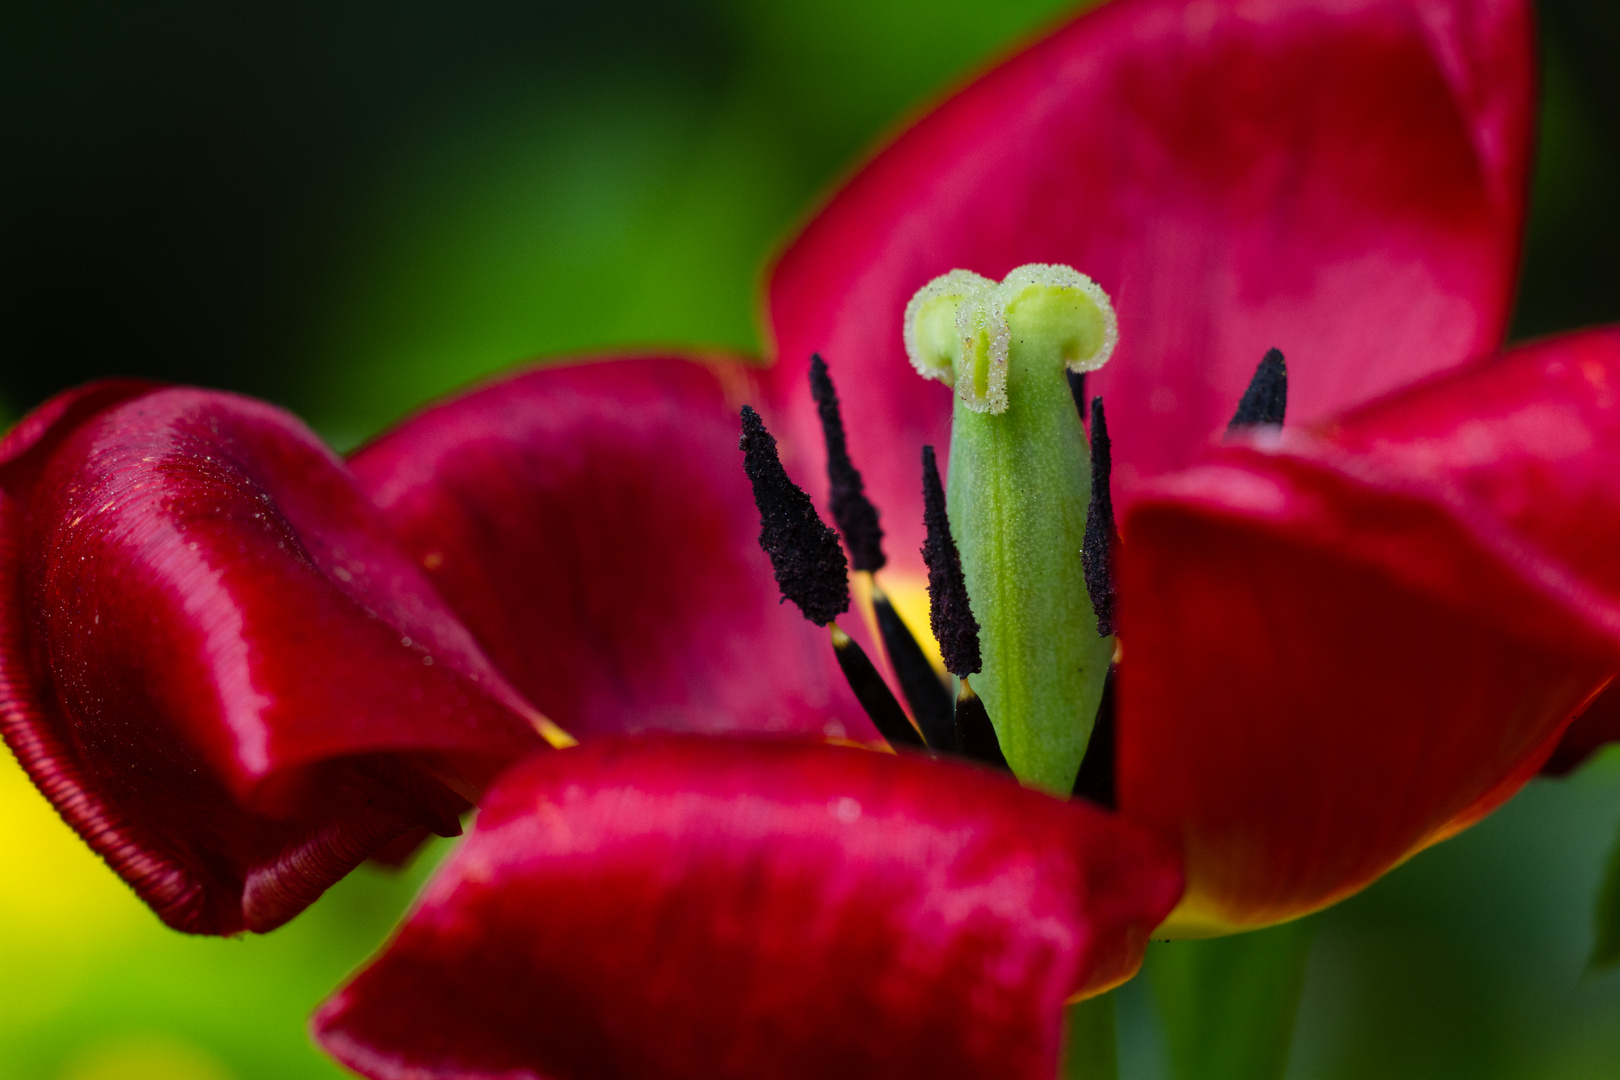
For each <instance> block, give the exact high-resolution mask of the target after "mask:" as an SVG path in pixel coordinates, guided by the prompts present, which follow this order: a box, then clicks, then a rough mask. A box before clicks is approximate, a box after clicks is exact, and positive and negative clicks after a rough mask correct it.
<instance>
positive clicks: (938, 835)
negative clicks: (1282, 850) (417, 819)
mask: <svg viewBox="0 0 1620 1080" xmlns="http://www.w3.org/2000/svg"><path fill="white" fill-rule="evenodd" d="M1179 889H1180V878H1179V873H1178V871H1177V870H1176V868H1175V864H1174V862H1173V860H1172V859H1170V858H1169V857H1168V855H1167V854H1166V852H1165V851H1164V850H1163V849H1162V848H1161V847H1160V846H1159V845H1158V844H1157V843H1156V842H1154V841H1153V840H1152V839H1151V837H1149V836H1148V835H1147V834H1146V833H1145V832H1143V831H1141V830H1139V829H1137V828H1135V827H1134V826H1131V825H1129V824H1127V823H1125V822H1122V821H1120V820H1119V819H1118V818H1116V817H1114V816H1112V815H1109V814H1105V813H1102V812H1101V811H1098V810H1095V809H1092V808H1090V807H1088V806H1086V805H1083V804H1071V803H1065V802H1058V801H1055V800H1053V799H1051V798H1049V797H1047V796H1045V795H1040V794H1037V793H1035V792H1032V791H1027V790H1025V789H1023V788H1020V787H1019V786H1018V785H1017V784H1015V783H1013V782H1011V781H1010V780H1008V779H1004V778H1002V777H1000V776H998V775H997V774H994V773H991V772H989V771H987V770H980V769H977V768H974V767H971V766H965V765H947V764H944V763H939V762H933V761H929V760H927V759H926V758H923V757H921V756H914V755H900V756H898V757H896V756H891V755H888V754H879V753H872V752H868V751H862V750H852V749H846V748H840V747H831V746H819V745H814V744H809V743H804V742H799V741H797V740H792V741H789V740H780V741H773V740H765V739H699V738H693V737H690V736H657V737H650V738H645V739H623V738H621V739H612V740H603V741H600V742H597V743H593V744H586V745H584V746H582V747H580V748H578V749H574V750H567V751H563V752H561V753H557V754H551V755H545V756H543V757H538V758H534V759H531V760H530V761H529V762H526V763H525V764H523V765H521V766H520V767H518V768H517V769H515V770H513V772H512V773H511V774H509V775H508V776H507V777H505V778H504V779H503V780H502V781H501V783H500V784H499V785H498V786H497V787H496V789H495V790H494V791H492V792H491V793H490V795H489V797H488V799H487V800H486V801H485V803H484V805H483V808H482V809H481V810H480V812H479V817H478V822H477V825H476V827H475V828H474V830H473V831H472V833H471V835H469V836H468V837H467V839H466V840H464V841H463V842H462V844H461V845H460V847H458V848H457V850H456V852H455V854H454V855H453V856H452V857H451V859H450V861H449V862H448V863H446V865H445V866H444V867H443V868H442V869H441V870H440V871H439V872H438V874H437V876H436V877H435V878H434V880H433V881H432V882H431V883H430V884H429V886H428V889H427V891H426V893H425V894H424V896H423V898H422V900H421V901H420V903H419V905H418V907H417V909H416V910H415V911H414V912H413V913H412V914H411V915H410V916H409V917H408V919H407V920H406V922H405V925H404V926H403V928H402V929H401V930H400V931H399V933H398V935H397V936H396V937H395V939H394V940H393V941H392V942H391V943H390V944H389V945H388V946H387V948H386V949H385V950H384V951H383V953H382V954H381V955H380V956H379V957H378V958H376V959H375V960H373V961H372V963H371V966H370V967H368V968H366V969H365V970H364V971H362V972H361V973H360V974H359V975H358V976H357V977H356V978H355V979H354V981H352V982H351V983H350V984H349V985H348V986H346V987H344V988H343V989H342V990H341V991H339V992H338V994H337V995H336V996H335V997H334V998H333V999H332V1000H331V1001H329V1002H327V1003H326V1005H325V1006H323V1007H322V1009H321V1010H320V1012H319V1013H317V1015H316V1017H315V1020H314V1024H313V1027H314V1032H315V1037H316V1039H317V1040H318V1041H319V1042H320V1043H321V1044H322V1045H323V1046H324V1047H325V1048H326V1049H327V1051H328V1052H330V1053H332V1054H333V1055H334V1056H336V1057H337V1058H338V1060H340V1061H341V1062H343V1063H344V1064H345V1065H348V1066H349V1067H350V1068H353V1069H356V1070H358V1071H359V1072H361V1073H362V1074H364V1075H366V1076H370V1077H374V1078H379V1080H382V1078H386V1080H396V1078H398V1080H403V1078H405V1077H429V1076H431V1077H438V1078H444V1080H448V1078H451V1077H455V1078H466V1080H471V1078H480V1080H482V1078H490V1080H493V1078H495V1077H503V1078H504V1077H514V1076H545V1077H548V1078H551V1080H584V1078H590V1080H610V1078H626V1080H628V1078H632V1077H633V1078H636V1080H675V1078H682V1080H685V1078H691V1080H699V1078H701V1080H727V1078H738V1080H741V1078H745V1077H746V1078H750V1080H752V1078H756V1077H766V1076H768V1077H772V1078H773V1080H793V1078H801V1077H802V1078H805V1080H810V1078H815V1080H823V1078H826V1077H840V1078H843V1080H859V1078H863V1077H872V1078H877V1077H883V1078H885V1080H901V1078H904V1077H919V1078H922V1077H927V1078H935V1077H942V1076H950V1077H961V1078H974V1077H995V1078H997V1080H1003V1078H1006V1080H1018V1078H1031V1080H1035V1078H1038V1080H1049V1078H1050V1077H1051V1076H1053V1075H1054V1073H1055V1071H1056V1068H1057V1052H1058V1028H1059V1016H1060V1011H1061V1006H1062V1004H1063V1002H1064V1000H1065V998H1067V997H1068V996H1070V994H1072V993H1073V992H1075V991H1078V990H1081V989H1086V990H1092V991H1094V990H1099V989H1101V988H1103V987H1106V986H1109V985H1113V984H1114V983H1117V982H1118V981H1120V980H1121V979H1122V978H1124V977H1126V976H1128V975H1129V974H1130V973H1131V972H1133V971H1134V970H1135V969H1136V967H1137V965H1138V964H1139V963H1140V962H1141V956H1142V950H1143V948H1144V947H1145V945H1146V941H1147V935H1148V933H1149V932H1150V931H1151V930H1152V928H1153V927H1154V926H1155V925H1156V924H1157V923H1158V921H1159V920H1160V919H1161V918H1162V917H1163V915H1164V913H1165V912H1166V911H1168V910H1169V908H1170V906H1171V905H1172V904H1173V903H1174V902H1175V898H1176V896H1177V894H1178V892H1179Z"/></svg>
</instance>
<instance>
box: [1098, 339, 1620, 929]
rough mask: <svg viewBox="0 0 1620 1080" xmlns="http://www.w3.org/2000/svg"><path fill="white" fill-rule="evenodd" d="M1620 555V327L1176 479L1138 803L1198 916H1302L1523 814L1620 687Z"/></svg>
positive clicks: (1144, 657)
mask: <svg viewBox="0 0 1620 1080" xmlns="http://www.w3.org/2000/svg"><path fill="white" fill-rule="evenodd" d="M1617 537H1620V331H1605V332H1593V333H1588V334H1581V335H1573V336H1570V337H1567V338H1563V339H1558V340H1554V341H1549V342H1545V343H1542V344H1539V345H1536V346H1532V347H1529V348H1525V349H1521V350H1518V351H1516V352H1515V353H1512V354H1509V356H1508V357H1507V358H1504V359H1502V360H1498V361H1492V362H1490V363H1487V364H1484V365H1480V366H1476V367H1474V368H1472V369H1470V370H1468V371H1466V372H1464V373H1460V374H1456V375H1451V376H1447V377H1444V378H1441V379H1438V380H1434V381H1432V382H1430V383H1429V384H1427V385H1424V386H1421V387H1418V388H1415V389H1413V390H1411V391H1408V392H1405V393H1403V394H1400V395H1398V396H1396V397H1394V398H1391V399H1388V400H1386V401H1383V402H1380V403H1377V404H1375V405H1371V406H1368V407H1366V408H1365V409H1363V410H1361V411H1359V412H1356V413H1354V414H1351V415H1349V416H1347V417H1345V418H1343V419H1342V420H1340V421H1338V422H1335V423H1332V424H1328V425H1323V426H1321V427H1318V428H1316V429H1315V430H1307V431H1300V432H1289V433H1286V434H1285V435H1284V437H1283V438H1282V441H1281V445H1280V446H1269V447H1268V446H1266V445H1263V444H1261V443H1260V442H1255V443H1251V444H1250V445H1248V446H1241V447H1232V448H1229V449H1226V450H1224V451H1221V452H1220V453H1218V454H1217V455H1215V456H1214V457H1213V459H1212V460H1211V462H1210V463H1209V464H1207V465H1204V466H1201V467H1199V468H1195V469H1191V470H1188V471H1186V472H1184V473H1181V474H1177V475H1175V476H1172V477H1166V478H1164V479H1163V480H1161V481H1160V482H1159V483H1158V484H1157V485H1156V486H1155V487H1154V489H1153V490H1152V491H1151V492H1150V493H1148V494H1146V495H1144V497H1143V499H1142V500H1141V501H1140V502H1139V503H1138V504H1137V505H1136V506H1135V507H1134V508H1133V509H1132V511H1131V513H1130V514H1129V515H1128V516H1127V518H1126V525H1125V544H1124V548H1123V552H1122V555H1123V558H1122V565H1123V582H1122V588H1121V595H1122V597H1124V615H1123V620H1124V621H1123V631H1122V640H1123V641H1125V642H1126V643H1127V644H1126V652H1127V654H1128V656H1129V661H1128V664H1127V665H1126V666H1125V668H1124V671H1125V676H1124V678H1123V680H1122V684H1121V687H1120V695H1121V696H1120V706H1121V715H1120V727H1119V736H1118V737H1119V759H1118V761H1119V793H1120V808H1121V812H1122V813H1124V814H1126V815H1127V816H1128V817H1131V818H1133V819H1135V820H1138V821H1141V822H1143V823H1145V824H1148V825H1150V826H1151V827H1153V828H1154V829H1156V830H1157V831H1158V832H1160V833H1161V835H1164V836H1165V837H1166V838H1168V839H1172V840H1173V841H1175V842H1177V843H1178V844H1179V845H1180V846H1181V848H1182V850H1183V852H1184V854H1185V857H1186V860H1187V873H1188V893H1187V899H1186V907H1185V909H1184V911H1183V912H1182V913H1181V915H1183V916H1186V917H1188V918H1189V919H1191V918H1193V917H1197V918H1200V919H1203V920H1206V921H1208V922H1210V923H1212V924H1220V923H1226V924H1239V925H1246V924H1255V923H1264V922H1269V921H1275V920H1277V919H1281V918H1286V917H1288V916H1291V915H1296V914H1301V913H1303V912H1305V911H1308V910H1311V909H1314V908H1316V907H1319V906H1322V905H1324V904H1327V903H1329V902H1331V901H1333V900H1335V899H1338V898H1340V897H1342V896H1344V895H1346V894H1347V893H1349V892H1352V891H1354V890H1355V889H1358V888H1360V887H1361V886H1363V885H1365V884H1366V883H1368V882H1369V881H1370V880H1372V879H1373V878H1374V877H1376V876H1377V875H1378V874H1380V873H1382V872H1384V871H1385V870H1387V869H1389V868H1390V867H1391V866H1393V865H1395V864H1396V863H1398V862H1399V861H1400V860H1401V859H1403V858H1405V857H1406V856H1407V855H1409V854H1411V853H1412V852H1413V851H1415V850H1417V849H1419V848H1422V847H1423V846H1425V845H1427V844H1429V843H1432V842H1434V841H1435V840H1437V839H1442V838H1444V837H1445V836H1448V835H1450V834H1452V833H1453V832H1455V831H1457V830H1458V829H1460V828H1462V827H1465V826H1466V825H1468V824H1470V823H1472V822H1473V821H1474V820H1477V819H1478V818H1479V817H1480V816H1482V815H1483V814H1484V813H1485V812H1488V811H1489V810H1490V809H1491V808H1493V807H1494V806H1495V805H1497V804H1499V803H1500V802H1502V801H1503V800H1505V799H1506V798H1507V797H1509V796H1510V795H1512V794H1513V792H1514V791H1515V790H1517V788H1518V787H1519V786H1520V785H1522V784H1523V783H1524V782H1525V781H1526V780H1528V779H1529V778H1530V777H1531V776H1532V775H1534V773H1535V772H1536V770H1537V769H1538V768H1540V766H1541V764H1542V763H1543V761H1545V760H1546V758H1547V755H1548V754H1549V753H1551V752H1552V749H1553V747H1554V744H1555V743H1556V741H1557V739H1558V738H1559V736H1560V734H1561V732H1562V731H1563V727H1564V724H1565V723H1566V721H1567V720H1568V719H1569V717H1570V716H1571V715H1572V714H1574V713H1575V712H1576V711H1578V710H1579V709H1580V708H1581V707H1583V706H1584V705H1585V704H1586V702H1587V700H1588V699H1589V698H1590V697H1591V695H1592V694H1593V693H1595V692H1596V691H1597V690H1598V689H1599V688H1601V687H1602V686H1603V684H1604V683H1605V681H1606V680H1607V678H1608V676H1609V675H1611V674H1612V673H1613V672H1614V671H1615V669H1616V668H1617V667H1620V561H1617V560H1616V559H1615V558H1614V556H1613V552H1614V544H1615V540H1616V538H1617ZM1178 918H1180V916H1178Z"/></svg>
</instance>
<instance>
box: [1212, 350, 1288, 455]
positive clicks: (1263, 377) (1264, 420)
mask: <svg viewBox="0 0 1620 1080" xmlns="http://www.w3.org/2000/svg"><path fill="white" fill-rule="evenodd" d="M1287 408H1288V364H1287V363H1286V362H1285V361H1284V360H1283V354H1282V353H1281V352H1279V351H1278V350H1276V349H1268V350H1267V351H1266V355H1265V356H1264V357H1262V358H1261V360H1260V366H1258V367H1256V368H1255V369H1254V378H1252V379H1250V380H1249V388H1248V389H1247V390H1245V391H1243V397H1242V398H1241V399H1240V400H1239V401H1238V407H1237V412H1235V413H1233V414H1232V422H1231V423H1230V424H1227V425H1226V433H1227V434H1228V435H1230V434H1232V432H1234V431H1238V430H1240V429H1242V428H1252V427H1260V426H1262V425H1265V424H1271V425H1278V424H1281V423H1282V422H1283V413H1284V412H1285V411H1286V410H1287Z"/></svg>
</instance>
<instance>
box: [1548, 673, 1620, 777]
mask: <svg viewBox="0 0 1620 1080" xmlns="http://www.w3.org/2000/svg"><path fill="white" fill-rule="evenodd" d="M1616 742H1620V687H1617V686H1615V684H1613V683H1610V684H1609V685H1608V686H1607V687H1605V688H1604V690H1603V692H1602V693H1601V694H1599V695H1598V696H1597V697H1596V698H1595V699H1593V701H1592V704H1590V705H1588V706H1587V707H1586V709H1585V711H1583V712H1582V713H1581V715H1579V716H1577V717H1576V718H1575V719H1574V720H1573V721H1572V722H1571V723H1570V725H1569V729H1568V730H1567V731H1565V732H1564V737H1563V738H1562V739H1559V740H1558V748H1557V749H1556V750H1554V751H1553V752H1552V757H1550V758H1548V759H1547V764H1546V766H1545V767H1544V768H1543V769H1542V772H1544V773H1546V774H1547V775H1548V776H1564V775H1567V774H1568V773H1570V772H1573V771H1574V770H1575V769H1577V768H1579V767H1580V766H1581V765H1583V764H1584V763H1585V762H1586V759H1587V758H1589V757H1591V756H1592V755H1593V754H1595V753H1597V752H1598V751H1599V750H1602V749H1603V748H1604V747H1605V746H1608V745H1609V744H1610V743H1616Z"/></svg>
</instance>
